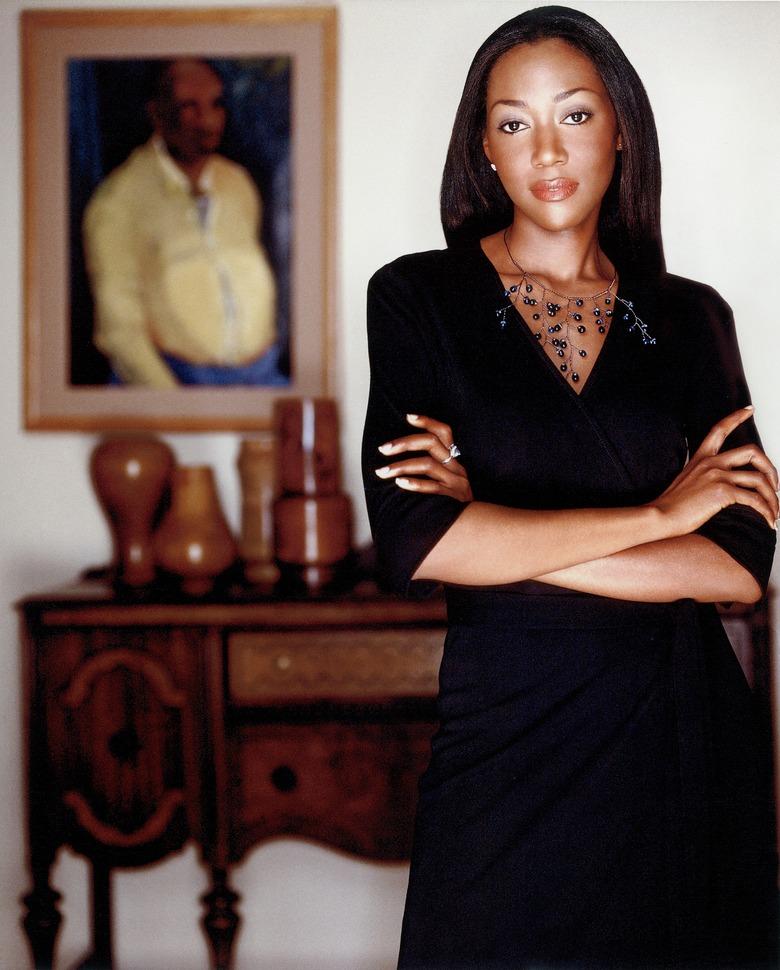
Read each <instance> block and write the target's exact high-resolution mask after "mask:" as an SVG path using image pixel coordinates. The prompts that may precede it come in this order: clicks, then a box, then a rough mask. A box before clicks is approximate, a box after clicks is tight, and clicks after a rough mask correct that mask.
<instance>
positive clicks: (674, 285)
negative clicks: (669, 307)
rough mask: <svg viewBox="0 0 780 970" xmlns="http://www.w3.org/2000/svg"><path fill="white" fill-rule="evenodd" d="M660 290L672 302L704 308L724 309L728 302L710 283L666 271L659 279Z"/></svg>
mask: <svg viewBox="0 0 780 970" xmlns="http://www.w3.org/2000/svg"><path fill="white" fill-rule="evenodd" d="M659 291H660V294H661V296H662V297H663V298H665V299H666V300H667V301H668V302H669V303H672V304H681V303H682V304H684V305H685V306H695V307H699V308H701V309H703V310H711V311H718V312H720V311H722V310H724V309H726V310H727V309H728V304H727V303H726V301H725V300H724V299H723V297H722V296H721V295H720V293H718V291H717V290H716V289H715V288H714V287H713V286H710V285H709V283H702V282H700V281H699V280H691V279H687V278H686V277H684V276H676V275H675V274H674V273H664V274H663V275H662V276H661V278H660V281H659Z"/></svg>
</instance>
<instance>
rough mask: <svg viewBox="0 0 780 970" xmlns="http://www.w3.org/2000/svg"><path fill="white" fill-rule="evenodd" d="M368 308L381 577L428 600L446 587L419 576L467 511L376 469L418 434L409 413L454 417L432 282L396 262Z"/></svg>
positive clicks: (373, 495) (369, 491) (372, 509)
mask: <svg viewBox="0 0 780 970" xmlns="http://www.w3.org/2000/svg"><path fill="white" fill-rule="evenodd" d="M367 309H368V354H369V362H370V365H371V383H370V390H369V398H368V409H367V414H366V423H365V429H364V433H363V457H362V465H363V483H364V488H365V495H366V504H367V506H368V516H369V521H370V523H371V532H372V536H373V539H374V544H375V547H376V554H377V567H378V573H379V579H380V582H381V583H382V584H383V585H385V586H388V587H390V588H391V589H393V590H395V591H397V592H400V593H404V594H406V595H414V596H422V595H425V594H426V593H430V592H431V591H432V590H433V589H435V587H436V586H437V585H438V584H437V583H435V582H430V581H422V580H415V581H412V577H413V575H414V573H415V571H416V569H417V567H418V566H419V564H420V563H421V562H422V561H423V559H424V558H425V557H426V555H427V554H428V552H430V550H431V549H432V548H433V547H434V546H435V545H436V543H437V542H438V540H439V539H440V538H441V537H442V536H443V535H444V533H445V532H446V531H447V530H448V529H449V527H450V526H451V525H452V523H453V522H454V521H455V519H456V518H457V517H458V516H459V515H460V513H461V512H462V511H463V509H464V508H465V505H464V504H463V503H462V502H458V501H457V500H455V499H453V498H450V497H449V496H445V495H425V494H422V493H419V492H409V491H405V490H404V489H401V488H400V487H399V486H398V485H396V484H395V483H394V482H393V481H392V480H382V479H380V478H378V477H377V475H376V474H375V470H376V469H377V468H381V467H382V466H384V465H386V464H389V463H391V462H393V461H397V460H398V458H397V457H392V458H388V457H385V456H384V455H382V454H381V453H380V452H379V451H378V450H377V449H378V448H379V446H380V445H381V444H383V443H384V442H387V441H390V440H391V439H393V438H398V437H401V436H403V435H408V434H413V433H414V428H413V427H412V426H411V425H410V424H409V423H408V422H407V420H406V415H407V414H424V415H427V416H429V417H433V418H436V419H438V420H444V421H446V420H447V418H448V412H447V405H446V401H445V397H444V394H443V393H442V383H443V382H442V381H441V372H440V360H439V359H437V353H436V335H435V332H434V326H433V323H432V321H431V320H430V319H426V313H425V308H424V280H422V279H421V280H416V279H415V278H414V275H413V274H404V273H402V272H400V271H399V270H398V269H397V268H396V267H395V264H390V265H389V266H386V267H384V268H383V269H381V270H379V272H377V273H376V274H375V275H374V277H373V278H372V279H371V281H370V282H369V286H368V308H367Z"/></svg>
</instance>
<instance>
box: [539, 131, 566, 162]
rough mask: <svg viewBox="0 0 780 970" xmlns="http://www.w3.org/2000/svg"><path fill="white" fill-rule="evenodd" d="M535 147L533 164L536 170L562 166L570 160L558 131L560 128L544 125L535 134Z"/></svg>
mask: <svg viewBox="0 0 780 970" xmlns="http://www.w3.org/2000/svg"><path fill="white" fill-rule="evenodd" d="M534 136H535V137H534V146H533V153H532V156H531V164H532V165H533V166H534V167H535V168H545V167H546V166H548V165H561V164H563V162H565V161H566V160H567V158H568V155H567V153H566V149H565V148H564V147H563V141H562V139H561V137H560V132H559V131H558V126H557V125H553V126H547V125H542V126H540V127H538V128H536V130H535V133H534Z"/></svg>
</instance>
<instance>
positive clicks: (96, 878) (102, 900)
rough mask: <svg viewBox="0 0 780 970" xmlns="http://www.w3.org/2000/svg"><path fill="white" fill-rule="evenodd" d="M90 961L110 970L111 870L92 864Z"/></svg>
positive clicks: (103, 969)
mask: <svg viewBox="0 0 780 970" xmlns="http://www.w3.org/2000/svg"><path fill="white" fill-rule="evenodd" d="M92 959H93V961H94V963H95V965H96V966H97V967H99V968H100V970H112V968H113V966H114V961H113V958H112V940H111V868H110V867H109V866H106V865H103V863H101V862H93V863H92Z"/></svg>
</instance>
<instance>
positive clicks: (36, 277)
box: [21, 6, 337, 431]
mask: <svg viewBox="0 0 780 970" xmlns="http://www.w3.org/2000/svg"><path fill="white" fill-rule="evenodd" d="M21 34H22V72H23V120H24V143H23V144H24V293H25V310H24V315H25V353H24V367H25V380H24V426H25V428H26V429H29V430H70V431H72V430H82V431H105V430H111V429H153V430H170V431H215V430H226V431H227V430H231V431H244V430H251V429H256V428H264V427H267V426H268V425H269V423H270V416H271V403H272V401H273V400H274V399H275V398H278V397H284V396H294V397H299V396H322V395H327V394H328V393H330V391H331V387H330V383H331V380H332V374H331V371H332V365H333V359H332V358H333V322H334V300H335V279H334V276H335V273H334V269H335V263H334V259H335V253H334V238H335V232H334V209H335V199H334V193H335V185H336V177H335V144H336V107H335V105H336V45H337V20H336V10H335V8H333V7H308V6H307V7H303V6H301V7H267V8H240V9H234V8H210V9H148V8H147V9H132V10H131V9H123V10H109V9H103V10H27V11H24V12H23V13H22V14H21ZM177 57H181V58H186V57H189V58H195V57H197V58H202V59H206V60H208V61H209V62H214V63H220V64H221V63H225V64H227V65H228V66H230V67H231V68H234V69H235V70H234V73H240V72H241V71H245V70H248V69H249V68H248V67H247V65H249V66H250V67H252V69H253V70H259V68H258V67H257V65H258V64H259V65H260V66H261V67H262V66H263V65H265V64H266V62H268V63H272V64H273V65H276V64H278V63H281V64H282V66H283V67H284V65H285V64H287V65H288V68H287V69H288V77H289V80H288V81H287V82H285V83H286V84H287V88H286V89H285V90H287V91H288V92H289V93H288V94H286V95H285V100H284V105H282V103H281V101H279V103H278V104H277V103H275V102H273V97H274V95H273V93H272V94H270V95H268V98H267V99H266V100H269V99H270V102H271V108H270V109H268V110H269V111H270V112H271V114H272V115H273V114H274V113H275V114H276V115H278V116H279V117H281V118H282V120H281V122H280V130H282V129H283V128H284V122H285V118H284V117H282V115H283V108H284V110H287V112H288V118H289V120H288V122H287V125H288V127H287V129H286V130H287V131H288V135H287V138H288V141H287V143H286V144H287V148H286V149H284V150H286V151H287V156H286V157H287V162H286V165H287V168H286V173H287V180H286V183H284V184H286V186H287V188H286V196H284V194H283V193H282V192H281V191H280V192H278V193H277V195H278V198H281V199H282V201H281V202H279V201H278V199H277V213H279V215H278V218H277V226H283V227H284V233H286V235H284V233H282V230H281V229H278V228H277V237H278V238H280V239H282V243H280V244H279V252H280V253H281V255H280V256H278V264H277V266H276V267H275V269H278V271H279V276H278V280H279V289H280V292H281V281H282V272H284V273H286V276H285V277H284V280H285V281H286V285H287V290H286V293H287V303H286V313H287V316H286V320H285V327H286V329H285V330H284V339H285V340H286V343H285V345H284V347H283V353H282V358H283V361H284V362H285V366H286V367H287V369H286V370H284V369H283V370H282V371H280V376H279V378H278V380H277V381H276V382H275V383H267V384H266V383H258V384H255V385H252V386H237V385H230V384H228V385H224V386H217V385H214V384H211V383H209V384H199V385H185V384H181V385H180V386H177V387H174V388H166V389H163V388H155V387H143V386H132V385H123V384H121V383H120V382H119V381H118V380H116V379H114V378H111V377H108V378H103V377H101V378H100V379H98V378H97V377H95V376H93V374H94V373H97V370H94V371H87V373H86V377H85V376H84V375H83V374H82V373H81V372H80V371H79V368H80V367H81V369H82V370H83V369H84V368H83V367H82V364H83V362H84V360H85V358H86V357H87V356H89V351H90V348H86V347H85V344H84V341H85V340H89V339H91V337H87V338H85V337H84V336H83V335H84V333H85V332H86V333H87V334H91V330H90V329H89V327H90V326H91V318H90V319H89V320H87V324H86V326H85V322H84V321H85V319H86V318H87V317H89V313H88V312H87V311H84V312H83V313H82V310H81V307H82V304H84V303H85V302H89V301H90V299H91V296H90V297H85V296H84V294H83V293H80V290H79V287H80V286H81V289H82V290H83V288H84V283H83V280H81V281H80V279H79V276H78V266H77V264H78V262H79V258H80V250H79V246H80V245H81V241H80V236H79V234H80V232H81V223H80V221H79V216H80V211H79V210H78V206H77V205H76V202H75V201H74V196H75V195H77V194H79V193H81V194H82V195H85V194H86V190H85V189H84V188H83V183H84V182H85V181H86V182H87V183H88V181H89V180H88V179H86V178H85V179H81V180H79V177H78V176H79V172H78V171H76V170H75V168H74V166H77V165H80V164H81V162H80V161H79V159H80V158H81V155H83V151H82V148H83V146H82V144H81V142H82V140H83V141H85V142H87V143H89V142H90V141H91V140H95V139H90V137H86V138H84V139H82V138H81V137H79V138H78V139H76V138H75V137H74V135H73V132H74V111H73V105H74V103H75V102H76V98H75V96H74V92H73V84H74V82H73V78H74V76H77V77H79V76H81V72H82V67H83V66H84V65H86V66H87V67H88V68H90V70H92V69H93V68H95V65H97V67H98V68H99V69H100V70H99V71H98V72H97V73H98V74H99V75H100V76H104V75H105V74H106V72H108V73H109V74H111V72H116V71H117V70H119V69H120V67H121V65H125V68H126V69H127V70H131V73H132V72H133V71H135V74H137V73H138V71H139V70H140V69H141V68H143V67H144V65H149V64H153V63H155V62H159V61H161V60H170V59H175V58H177ZM117 65H119V67H118V66H117ZM74 71H75V72H76V74H75V75H74ZM92 73H93V75H94V74H95V71H94V70H93V72H92ZM266 73H269V74H270V71H267V72H266ZM135 74H133V76H135ZM274 83H276V84H277V88H278V83H280V82H278V79H277V80H276V81H275V82H274ZM112 84H113V85H114V87H112V88H111V89H110V91H109V93H108V94H107V93H106V91H105V90H101V89H99V88H98V89H97V90H98V95H99V97H98V95H93V97H94V98H95V100H96V101H99V100H100V98H102V102H105V103H108V104H109V108H113V107H114V106H115V102H116V100H117V96H116V95H115V94H114V92H115V91H116V90H118V91H119V92H120V95H119V100H121V98H122V97H123V96H124V95H123V93H122V92H123V91H124V90H125V89H126V88H128V87H130V89H131V93H133V96H134V97H135V99H136V101H139V100H140V93H136V92H132V85H129V86H128V85H126V84H125V85H124V86H123V85H122V84H121V83H119V82H116V81H113V82H112ZM94 87H95V84H94V83H93V88H94ZM243 87H244V88H246V84H244V86H243ZM274 90H276V89H274ZM279 90H281V88H279ZM276 97H279V96H278V95H276ZM78 103H79V104H81V102H78ZM255 103H256V102H251V104H255ZM96 113H97V112H95V111H93V112H92V113H87V114H88V117H89V118H90V119H91V118H92V116H93V115H95V114H96ZM78 123H79V124H81V125H82V128H81V129H79V130H80V131H81V130H83V125H84V123H83V122H78ZM90 123H91V122H90ZM250 127H251V126H250ZM228 129H229V125H228ZM118 130H119V131H121V133H122V134H123V135H124V133H125V128H124V126H123V125H120V124H117V123H116V121H114V122H113V126H112V127H111V128H110V129H109V127H108V125H107V127H106V131H107V132H108V133H109V134H110V135H112V136H113V134H114V133H115V132H116V131H118ZM88 134H89V132H88ZM226 134H227V132H226ZM239 134H240V132H239ZM148 135H149V133H148V132H147V133H146V137H147V138H148ZM106 137H107V136H106ZM283 137H284V135H283V133H282V134H280V135H279V136H278V138H279V139H280V141H279V145H280V146H282V147H280V148H279V151H278V152H277V155H278V156H279V157H280V158H281V157H282V156H283V148H284V146H283V145H282V139H283ZM103 140H104V141H105V138H104V139H103ZM238 140H239V141H240V138H239V139H238ZM87 147H89V146H88V145H87ZM76 149H78V151H76ZM114 149H115V151H116V152H120V156H119V157H120V160H121V149H122V146H121V145H119V146H114ZM222 150H223V149H222V147H220V152H222ZM245 150H247V149H245ZM96 154H98V155H99V154H100V153H99V152H96ZM103 154H105V151H104V153H103ZM226 154H228V153H226ZM76 156H78V157H77V160H76V161H75V162H74V157H76ZM228 157H230V156H229V154H228ZM234 160H236V159H235V157H234ZM239 164H241V162H240V161H239ZM277 164H281V163H277ZM258 165H259V162H258ZM269 165H270V163H269ZM92 169H93V170H94V169H95V165H94V164H93V165H92ZM79 171H80V169H79ZM107 174H109V171H106V172H105V173H104V175H107ZM269 178H270V177H269ZM255 181H257V179H255ZM282 181H283V180H282ZM276 182H280V180H279V179H278V178H276V179H275V182H274V184H276ZM74 186H75V187H76V189H78V192H77V191H76V190H75V189H74ZM89 187H90V186H89V184H87V189H89ZM261 194H262V193H261ZM284 199H286V200H287V201H286V203H285V202H284ZM82 202H83V200H82ZM264 202H265V200H264ZM285 204H286V205H287V209H285V208H284V206H285ZM264 218H265V213H264ZM271 263H272V265H273V259H272V260H271ZM74 266H76V269H74ZM280 266H281V267H282V269H279V267H280ZM280 302H281V301H280ZM279 312H281V311H279ZM281 332H282V331H281V330H280V333H281ZM279 339H280V341H281V339H282V338H281V337H280V338H279ZM80 341H81V343H80ZM91 349H92V350H94V348H91ZM94 352H95V354H97V351H96V350H94ZM285 355H286V356H285ZM280 366H281V365H280Z"/></svg>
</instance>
